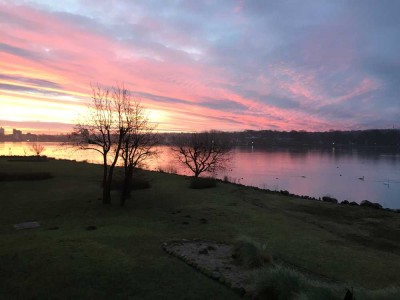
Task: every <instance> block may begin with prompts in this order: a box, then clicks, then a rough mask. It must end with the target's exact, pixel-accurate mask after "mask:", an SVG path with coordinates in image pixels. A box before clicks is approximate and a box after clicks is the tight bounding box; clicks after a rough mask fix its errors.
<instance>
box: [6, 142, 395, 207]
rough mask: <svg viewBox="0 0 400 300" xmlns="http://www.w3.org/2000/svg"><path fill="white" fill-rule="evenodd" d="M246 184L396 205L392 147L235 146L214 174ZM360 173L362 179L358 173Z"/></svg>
mask: <svg viewBox="0 0 400 300" xmlns="http://www.w3.org/2000/svg"><path fill="white" fill-rule="evenodd" d="M44 144H45V146H46V149H45V151H44V152H43V154H44V155H48V156H51V157H56V158H68V159H75V160H78V161H82V160H87V161H88V162H92V163H101V156H100V155H99V154H98V153H97V152H95V151H77V150H76V149H71V148H68V147H60V145H59V144H57V143H44ZM29 149H30V144H29V143H0V155H9V153H10V152H11V153H12V155H26V154H28V155H32V154H33V153H32V152H31V151H30V150H29ZM158 150H159V155H158V157H156V158H154V159H152V160H150V161H148V162H147V165H146V166H145V167H146V168H148V169H150V170H159V169H162V170H164V171H166V172H177V173H179V174H184V175H190V173H189V172H188V171H187V170H186V169H185V168H184V167H183V166H182V165H180V164H179V163H178V162H177V161H176V159H174V157H173V154H172V151H171V149H170V148H168V147H159V148H158ZM224 176H227V177H229V178H230V180H231V181H234V182H237V183H242V184H246V185H252V186H257V187H260V188H268V189H271V190H288V191H289V192H291V193H295V194H299V195H309V196H313V197H322V196H325V195H329V196H331V197H334V198H337V199H338V200H340V201H341V200H345V199H346V200H349V201H356V202H361V201H362V200H364V199H367V200H370V201H374V202H379V203H381V204H382V205H383V206H384V207H390V208H400V154H399V153H396V152H393V151H386V152H384V151H381V150H380V151H371V150H369V151H366V150H364V151H361V150H343V149H334V148H330V149H323V150H305V149H268V150H265V149H256V148H252V147H248V148H237V149H235V150H234V152H233V155H232V162H231V165H230V166H229V167H228V168H227V170H226V171H225V172H223V173H221V174H218V177H219V178H223V177H224ZM362 176H364V180H360V179H359V178H360V177H362Z"/></svg>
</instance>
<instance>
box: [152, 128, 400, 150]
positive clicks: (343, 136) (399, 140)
mask: <svg viewBox="0 0 400 300" xmlns="http://www.w3.org/2000/svg"><path fill="white" fill-rule="evenodd" d="M220 134H221V135H224V136H225V137H226V136H228V137H229V138H230V140H231V141H232V143H233V144H234V145H236V146H257V147H260V146H261V147H299V146H301V147H341V146H342V147H396V148H400V130H399V129H372V130H360V131H329V132H306V131H294V130H293V131H273V130H259V131H255V130H246V131H241V132H221V133H220ZM173 135H176V134H171V133H168V134H160V137H161V139H160V142H161V143H162V144H168V143H169V141H170V140H171V137H172V136H173Z"/></svg>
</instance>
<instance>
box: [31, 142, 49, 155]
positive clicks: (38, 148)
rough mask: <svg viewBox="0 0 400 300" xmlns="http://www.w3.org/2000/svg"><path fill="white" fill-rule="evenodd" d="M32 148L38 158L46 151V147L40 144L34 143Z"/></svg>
mask: <svg viewBox="0 0 400 300" xmlns="http://www.w3.org/2000/svg"><path fill="white" fill-rule="evenodd" d="M30 148H31V150H32V151H33V152H35V153H36V155H37V156H40V154H41V153H42V152H43V151H44V150H45V149H46V148H45V147H44V145H42V144H39V143H33V144H32V145H31V147H30Z"/></svg>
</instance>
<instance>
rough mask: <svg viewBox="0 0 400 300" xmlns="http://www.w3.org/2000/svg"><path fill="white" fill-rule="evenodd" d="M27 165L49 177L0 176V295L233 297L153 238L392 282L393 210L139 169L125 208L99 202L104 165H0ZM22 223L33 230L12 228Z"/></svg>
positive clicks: (8, 165)
mask: <svg viewBox="0 0 400 300" xmlns="http://www.w3.org/2000/svg"><path fill="white" fill-rule="evenodd" d="M27 170H30V171H31V172H48V173H50V174H51V175H52V176H53V178H50V179H46V180H40V181H4V182H0V190H1V194H0V195H1V196H0V199H1V200H0V240H1V243H0V291H1V294H0V298H2V299H16V298H20V299H66V298H76V299H78V298H79V299H94V298H96V299H107V298H113V299H126V298H129V297H130V298H133V299H135V298H137V299H184V298H186V299H236V298H240V297H239V295H237V294H235V293H234V292H232V291H231V290H229V289H228V288H226V287H224V286H223V285H221V284H219V283H218V282H215V281H213V280H210V279H209V278H207V277H205V276H203V275H202V274H200V273H198V272H196V271H194V270H193V269H192V268H190V267H189V266H187V265H185V264H184V263H182V262H181V261H178V260H177V259H175V258H173V257H170V256H168V255H167V254H166V253H165V252H163V251H162V249H161V247H160V245H161V243H162V242H163V241H166V240H173V239H193V238H200V239H208V240H210V239H211V240H218V241H225V242H232V241H234V240H235V239H236V237H238V236H243V235H244V236H249V237H251V238H253V239H254V240H257V241H259V242H260V243H264V242H267V245H268V247H269V249H271V251H272V254H273V256H274V258H276V259H278V260H282V261H284V262H285V263H286V264H288V265H292V266H295V267H296V269H298V270H301V271H302V272H304V273H305V274H312V275H315V276H318V277H320V278H326V279H327V280H329V281H333V282H340V283H345V284H348V285H349V286H352V285H355V286H361V287H366V288H372V289H375V288H383V287H387V286H391V285H395V284H398V283H399V282H400V273H399V272H398V270H400V214H398V213H397V214H396V213H393V212H387V211H384V210H374V209H370V208H363V207H347V206H340V205H335V204H331V203H322V202H315V201H308V200H303V199H295V198H291V197H287V196H284V195H279V194H272V193H267V192H264V191H260V190H254V189H252V188H247V187H240V186H235V185H232V184H227V183H218V185H217V187H215V188H211V189H200V190H197V189H190V188H189V183H190V179H189V178H185V177H181V176H176V175H168V174H162V173H155V172H144V173H143V174H142V175H141V176H146V177H147V178H148V179H149V180H150V182H151V188H149V189H144V190H137V191H134V192H133V193H132V198H131V199H129V200H128V202H127V204H126V207H124V208H120V207H119V206H118V194H117V193H115V194H114V203H115V204H112V205H111V206H106V207H105V206H103V205H102V204H101V201H99V197H100V196H101V190H100V178H101V167H100V166H97V165H90V164H85V163H76V162H67V161H53V160H50V161H48V162H46V163H44V164H38V163H36V162H21V163H18V164H16V163H13V162H8V161H6V160H5V159H3V158H0V171H2V172H7V171H9V172H12V173H13V174H15V173H18V172H20V173H24V172H27ZM204 219H205V220H206V222H204ZM26 221H38V222H40V224H41V227H39V228H36V229H31V230H18V231H17V230H15V229H14V228H13V224H16V223H21V222H26ZM89 226H92V227H89ZM94 226H95V227H94ZM88 227H89V228H91V229H93V228H96V229H95V230H88Z"/></svg>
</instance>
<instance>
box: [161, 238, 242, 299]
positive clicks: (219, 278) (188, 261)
mask: <svg viewBox="0 0 400 300" xmlns="http://www.w3.org/2000/svg"><path fill="white" fill-rule="evenodd" d="M193 242H203V243H214V244H224V245H228V244H226V243H221V242H216V241H211V240H201V239H192V240H187V239H182V240H172V241H168V242H163V243H162V244H161V248H162V249H163V250H164V251H165V252H167V253H168V254H170V255H172V256H175V257H176V258H178V259H180V260H182V261H183V262H185V263H186V264H188V265H189V266H191V267H193V268H194V269H196V270H197V271H199V272H201V273H203V274H204V275H206V276H207V277H209V278H211V279H214V280H216V281H218V282H219V283H221V284H223V285H225V286H226V287H228V288H230V289H232V290H234V291H235V292H237V293H239V294H240V295H241V296H244V295H245V294H246V290H245V289H244V288H237V287H233V286H232V284H231V282H229V281H228V280H227V279H226V278H225V277H224V276H223V275H222V274H221V273H220V272H213V271H210V270H209V269H207V268H204V267H202V266H200V265H199V264H197V263H196V262H194V261H193V260H191V259H190V258H189V257H187V256H185V255H180V254H178V253H176V252H174V251H172V250H171V249H169V247H168V246H171V245H174V244H184V243H193Z"/></svg>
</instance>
